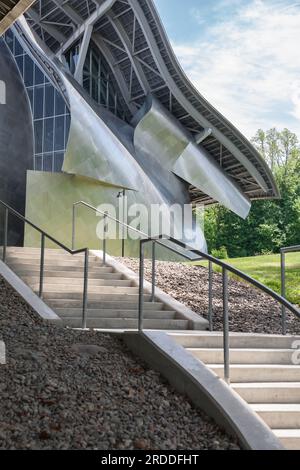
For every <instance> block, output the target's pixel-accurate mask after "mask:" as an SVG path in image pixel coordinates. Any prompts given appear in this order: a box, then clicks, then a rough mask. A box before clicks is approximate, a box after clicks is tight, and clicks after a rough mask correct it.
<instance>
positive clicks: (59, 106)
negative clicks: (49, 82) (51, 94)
mask: <svg viewBox="0 0 300 470" xmlns="http://www.w3.org/2000/svg"><path fill="white" fill-rule="evenodd" d="M60 114H65V102H64V99H63V98H62V97H61V96H60V94H59V93H58V91H57V90H55V115H56V116H59V115H60Z"/></svg>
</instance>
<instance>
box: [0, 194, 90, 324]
mask: <svg viewBox="0 0 300 470" xmlns="http://www.w3.org/2000/svg"><path fill="white" fill-rule="evenodd" d="M0 205H1V206H2V207H4V210H5V213H4V240H3V251H2V261H3V262H4V263H6V253H7V243H8V215H9V213H11V214H13V215H14V216H15V217H17V218H18V219H20V220H22V222H24V224H28V225H29V226H30V227H32V228H33V229H34V230H36V231H37V232H39V233H40V234H41V257H40V280H39V297H40V298H42V297H43V289H44V268H45V240H46V239H48V240H50V241H51V242H52V243H54V244H55V245H57V246H59V247H60V248H61V249H63V250H64V251H66V252H68V253H69V254H71V255H79V254H81V253H84V274H83V300H82V328H83V329H86V321H87V318H86V311H87V295H88V271H89V249H88V248H81V249H79V250H73V249H70V248H69V247H67V246H66V245H64V244H63V243H61V242H60V241H58V240H56V239H55V238H54V237H52V235H49V234H48V233H47V232H45V231H44V230H42V229H41V228H40V227H38V226H37V225H35V224H34V223H33V222H31V221H30V220H28V219H26V217H24V216H23V215H22V214H20V213H19V212H17V211H16V210H15V209H13V208H12V207H10V206H9V205H8V204H6V203H5V202H3V201H1V200H0Z"/></svg>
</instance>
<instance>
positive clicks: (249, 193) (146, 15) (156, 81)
mask: <svg viewBox="0 0 300 470" xmlns="http://www.w3.org/2000/svg"><path fill="white" fill-rule="evenodd" d="M26 20H27V22H28V25H29V26H30V28H31V29H32V31H33V32H34V33H35V34H36V35H37V36H38V37H39V38H40V40H41V41H42V43H43V44H44V45H45V46H46V47H47V48H48V50H49V49H50V51H51V52H52V54H54V55H56V56H57V58H58V59H60V60H62V59H64V56H65V54H66V53H67V52H68V51H69V50H70V49H71V48H72V47H74V45H75V44H76V45H78V44H79V46H80V44H81V43H82V50H86V48H87V47H86V46H87V45H86V43H85V42H86V36H87V35H84V32H85V31H86V30H87V28H92V31H90V33H91V34H89V39H88V40H89V41H91V43H92V44H93V47H95V48H96V49H98V50H99V53H101V54H102V55H103V56H104V57H105V59H106V61H107V63H108V65H109V68H110V73H111V77H112V79H113V80H114V83H115V86H116V87H117V89H118V93H119V94H120V96H121V97H122V105H123V108H124V109H123V110H122V111H123V114H124V116H125V119H126V120H127V121H128V122H130V121H131V120H132V118H133V117H134V116H135V115H136V112H137V111H138V110H139V109H140V108H141V107H142V106H143V104H144V102H145V100H146V97H147V96H148V95H149V94H151V95H153V96H154V97H155V98H156V99H157V100H158V101H159V102H160V103H161V104H162V105H163V106H164V107H165V108H166V109H167V110H168V111H169V112H170V113H171V114H172V115H173V116H174V118H175V119H176V120H177V121H178V122H179V123H180V124H181V125H182V126H183V127H184V128H185V129H186V132H188V133H189V135H190V136H191V138H192V139H194V141H195V145H201V147H202V148H204V149H205V151H206V152H207V153H208V154H209V155H210V156H211V157H212V159H213V160H214V161H215V163H216V164H217V165H218V166H219V167H220V168H221V169H222V171H223V172H225V173H226V174H227V175H228V176H229V177H230V178H231V179H232V180H233V181H234V182H235V184H236V185H237V186H238V187H239V188H240V190H241V191H242V193H243V194H244V195H245V196H246V197H247V198H249V199H250V200H255V199H270V198H276V197H279V193H278V189H277V186H276V183H275V181H274V178H273V175H272V173H271V171H270V169H269V168H268V166H267V164H266V162H265V161H264V160H263V158H262V157H261V156H260V154H259V153H258V152H257V151H256V149H255V148H254V147H253V146H252V144H251V143H250V142H249V141H248V140H247V139H246V138H245V137H244V136H243V135H242V134H241V133H240V132H239V131H238V130H237V129H236V128H235V127H234V126H233V125H232V124H231V123H230V122H229V121H228V120H227V119H226V118H225V117H224V116H222V115H221V114H220V113H219V112H218V111H217V110H216V109H215V108H214V107H213V106H212V105H211V104H210V103H209V102H208V101H207V100H206V99H205V98H204V97H203V96H202V95H201V94H200V93H199V92H198V91H197V90H196V89H195V88H194V86H193V85H192V84H191V82H190V81H189V80H188V78H187V77H186V75H185V73H184V72H183V70H182V69H181V67H180V65H179V63H178V61H177V59H176V56H175V54H174V52H173V50H172V48H171V45H170V43H169V40H168V38H167V35H166V33H165V30H164V27H163V25H162V22H161V20H160V18H159V15H158V13H157V11H156V8H155V6H154V3H153V1H152V0H65V1H62V0H45V1H41V2H36V3H34V4H33V6H32V7H31V8H30V9H29V10H28V11H27V13H26ZM82 50H81V54H82ZM190 195H191V200H192V202H194V203H203V204H211V203H213V202H215V201H214V199H213V198H212V197H211V196H209V195H207V194H204V193H203V192H202V191H201V190H199V189H198V188H196V187H194V186H192V185H191V187H190Z"/></svg>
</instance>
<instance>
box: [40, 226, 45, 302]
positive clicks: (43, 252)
mask: <svg viewBox="0 0 300 470" xmlns="http://www.w3.org/2000/svg"><path fill="white" fill-rule="evenodd" d="M44 266H45V234H44V233H42V234H41V259H40V287H39V297H40V298H42V297H43V291H44Z"/></svg>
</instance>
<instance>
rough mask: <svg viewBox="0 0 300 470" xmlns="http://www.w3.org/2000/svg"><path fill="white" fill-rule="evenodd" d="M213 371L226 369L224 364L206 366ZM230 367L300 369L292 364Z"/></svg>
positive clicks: (237, 365) (238, 366)
mask: <svg viewBox="0 0 300 470" xmlns="http://www.w3.org/2000/svg"><path fill="white" fill-rule="evenodd" d="M206 365H207V367H210V368H211V369H224V364H206ZM230 367H232V368H234V369H237V368H241V369H266V368H268V369H300V365H296V364H295V365H292V364H231V365H230Z"/></svg>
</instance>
